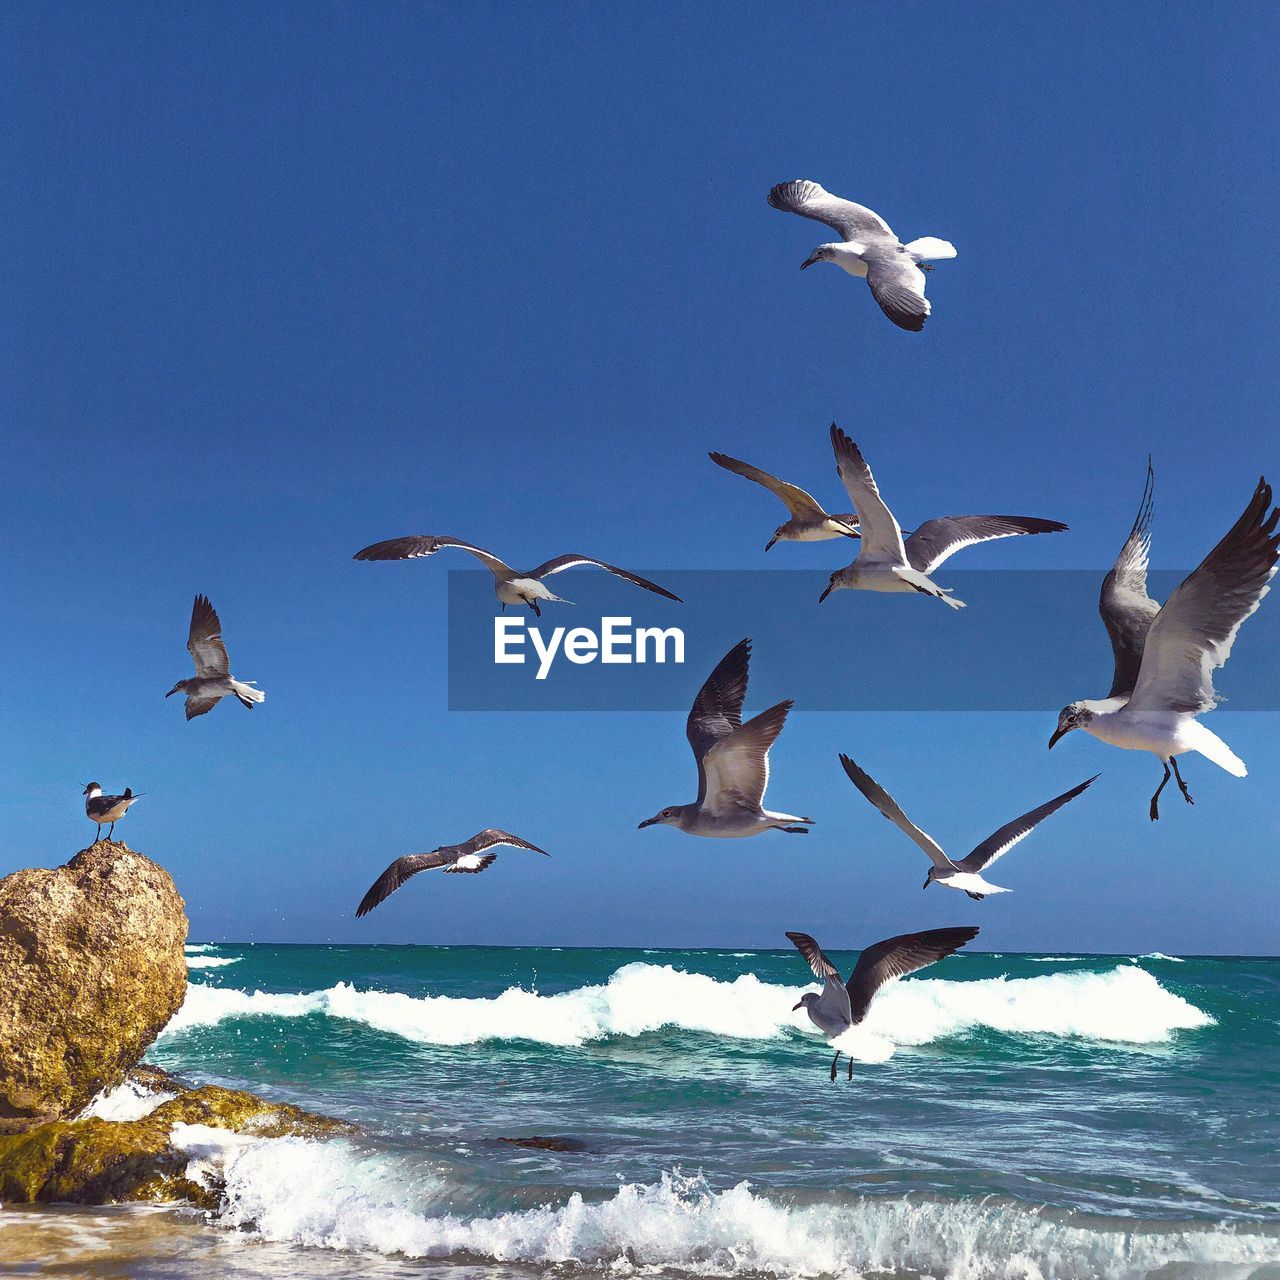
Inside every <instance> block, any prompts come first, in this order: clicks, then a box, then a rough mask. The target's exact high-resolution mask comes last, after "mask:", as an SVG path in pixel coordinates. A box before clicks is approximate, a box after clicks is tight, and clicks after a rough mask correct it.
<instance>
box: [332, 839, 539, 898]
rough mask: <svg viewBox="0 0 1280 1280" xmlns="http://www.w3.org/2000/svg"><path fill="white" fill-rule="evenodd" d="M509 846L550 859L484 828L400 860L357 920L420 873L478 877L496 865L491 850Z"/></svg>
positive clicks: (379, 880)
mask: <svg viewBox="0 0 1280 1280" xmlns="http://www.w3.org/2000/svg"><path fill="white" fill-rule="evenodd" d="M503 845H508V846H510V847H511V848H513V849H528V850H530V851H531V852H533V853H540V854H542V855H543V856H544V857H547V858H549V857H550V856H551V855H550V854H549V853H548V852H547V851H546V850H545V849H539V848H538V846H537V845H536V844H530V843H529V842H528V841H527V840H521V839H520V837H519V836H513V835H512V834H511V833H510V832H509V831H499V830H498V828H497V827H485V829H484V830H483V831H477V832H476V834H475V835H473V836H472V837H471V839H470V840H464V841H463V842H462V843H461V844H443V845H441V846H440V847H439V848H438V849H432V850H431V852H430V853H408V854H405V856H404V857H403V858H397V859H396V860H395V861H394V862H393V863H392V864H391V865H390V866H389V867H388V868H387V869H386V870H385V871H384V872H383V873H382V874H381V875H380V876H379V877H378V878H377V879H376V880H375V881H374V882H373V884H372V885H371V886H370V888H369V892H368V893H366V894H365V895H364V897H363V898H361V899H360V905H359V906H358V907H357V908H356V915H357V916H367V915H368V914H369V912H370V911H372V910H373V909H374V907H376V906H377V905H378V903H380V902H382V901H383V900H384V899H386V898H389V897H390V896H391V895H392V894H393V893H395V891H396V890H397V889H398V888H399V887H400V886H401V885H402V884H404V882H405V881H406V880H408V879H409V878H410V876H416V875H417V874H418V872H419V871H430V870H432V869H433V868H435V867H443V868H444V870H445V874H446V875H472V876H473V875H478V874H479V873H480V872H481V871H483V870H484V869H485V868H486V867H489V866H491V865H492V864H493V862H494V860H495V859H496V858H497V856H498V855H497V854H496V853H487V852H486V850H488V849H497V848H499V847H501V846H503Z"/></svg>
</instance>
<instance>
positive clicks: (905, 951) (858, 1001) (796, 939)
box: [787, 925, 978, 1080]
mask: <svg viewBox="0 0 1280 1280" xmlns="http://www.w3.org/2000/svg"><path fill="white" fill-rule="evenodd" d="M977 936H978V929H977V927H976V926H975V925H959V926H956V927H954V928H950V929H926V930H925V931H924V932H923V933H901V934H899V935H898V936H897V937H896V938H886V939H885V940H884V941H883V942H877V943H875V944H874V945H873V946H870V947H865V948H863V951H862V954H861V955H860V956H859V957H858V963H857V964H855V965H854V966H853V972H852V973H851V974H850V975H849V981H848V982H843V981H842V980H841V978H840V971H839V969H837V968H836V967H835V965H833V964H832V963H831V961H830V960H829V959H828V958H827V956H826V955H825V954H824V953H823V950H822V948H821V947H820V946H818V944H817V943H816V942H815V941H814V940H813V938H811V937H810V936H809V935H808V934H807V933H791V932H788V933H787V937H788V938H790V939H791V941H792V942H793V943H794V944H795V947H796V949H797V950H798V951H799V952H800V954H801V955H802V956H804V958H805V959H806V960H807V961H808V962H809V968H810V969H812V970H813V976H814V977H815V978H818V979H819V980H821V982H822V990H821V991H820V992H815V991H810V992H808V993H807V994H805V995H803V996H801V997H800V1002H799V1003H798V1004H795V1005H792V1007H791V1012H792V1013H794V1012H795V1011H796V1010H797V1009H805V1010H807V1011H808V1013H809V1021H810V1022H812V1023H813V1025H814V1026H815V1027H817V1028H818V1030H819V1031H821V1032H822V1034H823V1035H824V1036H826V1038H827V1039H828V1040H838V1039H839V1038H840V1037H841V1036H842V1035H844V1033H845V1032H846V1031H848V1030H849V1028H850V1027H856V1026H857V1025H858V1023H860V1022H861V1021H862V1020H863V1018H865V1017H866V1016H867V1010H868V1009H870V1008H871V1002H872V1000H874V999H875V997H876V993H877V992H878V991H879V990H880V988H881V987H883V986H884V985H885V983H887V982H892V981H893V980H894V979H895V978H902V977H905V976H906V975H907V974H909V973H915V972H917V971H918V970H920V969H924V968H926V967H927V966H928V965H931V964H935V963H937V961H939V960H942V959H944V958H945V957H946V956H949V955H950V954H951V953H952V952H953V951H958V950H959V949H960V948H961V947H963V946H964V945H965V943H966V942H972V941H973V939H974V938H976V937H977ZM840 1052H841V1051H840V1050H839V1049H837V1050H836V1056H835V1057H834V1058H833V1059H832V1060H831V1078H832V1080H834V1079H835V1078H836V1065H837V1063H839V1061H840ZM849 1079H850V1080H852V1079H853V1059H852V1058H850V1059H849Z"/></svg>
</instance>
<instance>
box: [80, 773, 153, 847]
mask: <svg viewBox="0 0 1280 1280" xmlns="http://www.w3.org/2000/svg"><path fill="white" fill-rule="evenodd" d="M84 796H85V800H84V811H85V814H86V815H87V816H88V818H89V821H90V822H94V823H96V824H97V826H98V829H97V831H95V832H94V833H93V843H94V844H97V843H98V841H99V840H101V839H102V828H103V827H105V826H106V825H107V823H108V822H109V823H110V824H111V830H110V831H108V832H107V839H108V840H110V839H111V836H112V834H113V833H114V832H115V829H116V823H117V822H119V821H120V819H121V818H123V817H124V815H125V814H126V813H128V812H129V806H130V805H131V804H134V803H136V802H137V801H138V800H139V799H141V797H140V796H135V795H134V794H133V788H132V787H125V789H124V795H122V796H104V795H103V794H102V785H101V783H97V782H90V783H87V784H86V785H85V789H84Z"/></svg>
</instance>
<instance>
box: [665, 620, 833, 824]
mask: <svg viewBox="0 0 1280 1280" xmlns="http://www.w3.org/2000/svg"><path fill="white" fill-rule="evenodd" d="M750 661H751V641H750V640H740V641H738V643H737V644H736V645H734V646H733V648H732V649H730V650H729V652H728V653H727V654H725V656H724V657H723V658H721V659H720V661H719V663H718V664H717V665H716V669H715V670H714V671H713V672H712V673H711V675H710V676H708V677H707V682H706V683H705V684H704V685H703V686H702V688H701V689H700V690H699V691H698V696H697V697H696V698H695V699H694V702H693V708H692V709H691V710H690V712H689V719H688V721H687V723H686V725H685V735H686V736H687V737H688V739H689V746H690V747H692V748H693V758H694V760H696V761H697V764H698V798H697V800H695V801H694V802H693V803H692V804H673V805H669V806H668V807H667V808H665V809H663V810H661V811H660V812H658V813H656V814H654V816H653V817H652V818H646V819H645V820H644V821H643V822H642V823H640V829H643V828H645V827H652V826H654V825H655V824H658V823H664V824H666V825H667V826H669V827H679V828H680V830H681V831H685V832H688V834H689V835H691V836H713V837H721V838H728V839H736V838H739V837H745V836H758V835H759V834H760V833H761V832H762V831H789V832H791V833H792V834H794V835H805V834H807V833H808V830H809V828H808V826H807V825H806V824H808V823H811V822H812V821H813V819H812V818H797V817H795V816H793V815H792V814H789V813H774V812H772V811H771V810H769V809H766V808H765V807H764V793H765V788H766V787H767V786H768V785H769V748H770V747H772V746H773V744H774V741H775V740H776V739H777V737H778V734H780V733H781V732H782V726H783V725H784V724H785V723H786V719H787V712H789V711H790V710H791V707H792V703H791V702H790V701H787V702H779V703H778V704H777V705H776V706H773V707H770V708H769V709H768V710H767V711H762V712H761V713H760V714H759V715H758V716H755V717H753V718H752V719H750V720H748V721H747V722H746V724H743V723H742V703H743V699H744V698H745V697H746V696H747V667H748V665H749V663H750Z"/></svg>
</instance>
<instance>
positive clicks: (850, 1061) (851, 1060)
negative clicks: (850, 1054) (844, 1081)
mask: <svg viewBox="0 0 1280 1280" xmlns="http://www.w3.org/2000/svg"><path fill="white" fill-rule="evenodd" d="M849 1079H850V1080H852V1079H853V1059H852V1058H850V1059H849Z"/></svg>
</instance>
